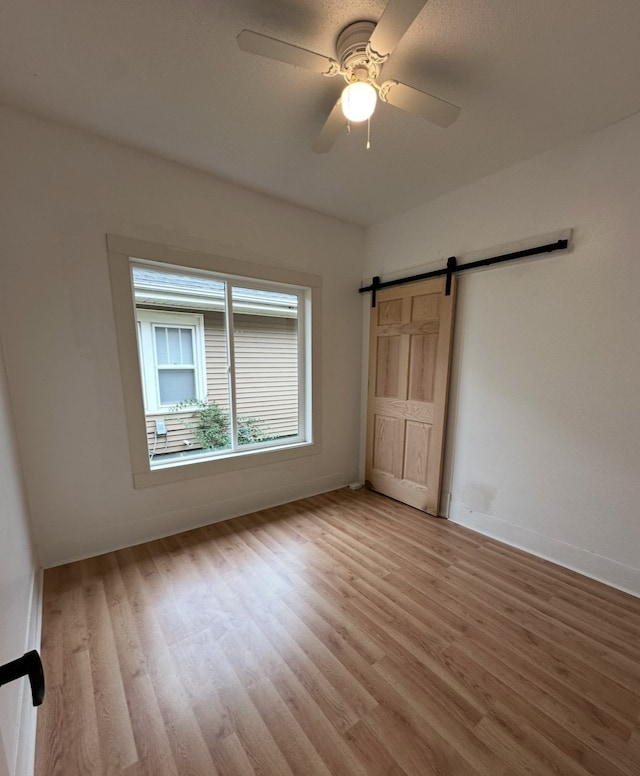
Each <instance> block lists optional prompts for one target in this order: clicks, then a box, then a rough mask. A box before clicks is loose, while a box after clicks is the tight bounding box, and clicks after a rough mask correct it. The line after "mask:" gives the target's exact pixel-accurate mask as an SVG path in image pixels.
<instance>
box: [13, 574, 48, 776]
mask: <svg viewBox="0 0 640 776" xmlns="http://www.w3.org/2000/svg"><path fill="white" fill-rule="evenodd" d="M43 578H44V573H43V570H42V569H37V570H36V572H35V573H34V575H33V581H32V588H31V603H30V609H29V619H28V627H27V633H26V637H25V648H24V651H25V652H29V651H31V650H32V649H37V650H38V651H40V644H41V641H42V583H43ZM45 682H46V677H45ZM45 702H46V696H45ZM37 722H38V715H37V710H36V709H35V708H34V707H33V703H32V701H31V687H30V685H29V682H28V681H25V682H24V687H23V691H22V699H21V702H20V726H19V728H18V738H17V746H16V760H15V765H14V771H13V772H14V774H15V776H33V771H34V767H35V757H36V726H37Z"/></svg>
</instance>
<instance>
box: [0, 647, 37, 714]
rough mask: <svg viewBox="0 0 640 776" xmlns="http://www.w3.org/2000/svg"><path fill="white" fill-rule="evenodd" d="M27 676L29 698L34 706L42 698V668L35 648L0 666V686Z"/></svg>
mask: <svg viewBox="0 0 640 776" xmlns="http://www.w3.org/2000/svg"><path fill="white" fill-rule="evenodd" d="M22 676H28V677H29V682H30V683H31V698H32V700H33V705H34V706H39V705H40V704H41V703H42V701H43V700H44V670H43V668H42V661H41V660H40V655H39V654H38V653H37V652H36V650H35V649H33V650H31V652H26V653H25V654H24V655H23V656H22V657H19V658H18V659H17V660H12V661H11V662H10V663H5V664H4V665H3V666H0V686H2V685H3V684H7V683H8V682H13V681H15V680H16V679H20V677H22Z"/></svg>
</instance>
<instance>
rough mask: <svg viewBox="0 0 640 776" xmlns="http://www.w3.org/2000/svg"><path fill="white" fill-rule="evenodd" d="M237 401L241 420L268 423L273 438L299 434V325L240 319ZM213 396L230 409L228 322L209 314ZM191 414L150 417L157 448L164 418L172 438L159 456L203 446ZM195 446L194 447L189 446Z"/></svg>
mask: <svg viewBox="0 0 640 776" xmlns="http://www.w3.org/2000/svg"><path fill="white" fill-rule="evenodd" d="M235 324H236V325H235V330H234V341H235V353H236V398H237V405H238V406H237V412H238V415H239V416H240V417H251V418H258V419H260V420H263V421H265V424H264V429H265V431H266V432H267V433H268V434H269V435H273V436H283V435H288V434H296V433H297V430H298V427H297V426H298V407H297V388H298V362H297V321H296V320H295V319H293V318H277V317H269V316H257V315H237V316H236V318H235ZM204 340H205V360H206V370H207V395H208V398H209V400H214V401H216V402H217V403H218V404H219V405H221V406H222V407H228V404H229V402H228V394H227V369H226V367H227V356H226V347H225V340H224V318H223V315H222V313H219V312H206V313H205V318H204ZM192 417H193V416H192V415H191V414H190V413H173V412H170V411H169V412H165V413H163V414H161V415H159V414H153V415H148V416H147V419H146V420H147V439H148V443H149V450H150V452H151V451H153V450H154V430H155V421H156V419H160V418H161V419H163V420H164V421H165V424H166V428H167V436H166V437H165V436H160V437H158V439H157V441H156V443H155V454H156V455H162V454H164V453H178V452H182V451H184V450H189V449H191V450H193V449H196V448H197V444H196V442H195V438H194V436H193V434H192V433H191V432H190V431H189V430H188V429H186V428H185V426H184V423H183V421H187V422H188V421H189V420H190V419H191V418H192ZM188 442H191V445H189V444H187V443H188Z"/></svg>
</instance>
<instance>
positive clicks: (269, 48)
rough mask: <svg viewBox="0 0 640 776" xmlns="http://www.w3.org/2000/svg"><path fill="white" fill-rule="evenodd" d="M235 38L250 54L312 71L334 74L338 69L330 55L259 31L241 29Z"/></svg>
mask: <svg viewBox="0 0 640 776" xmlns="http://www.w3.org/2000/svg"><path fill="white" fill-rule="evenodd" d="M236 40H237V41H238V46H239V47H240V48H241V49H242V50H243V51H249V52H250V53H252V54H258V55H259V56H261V57H268V58H269V59H277V60H278V62H285V63H286V64H288V65H294V66H295V67H302V68H304V69H305V70H313V72H314V73H321V74H322V75H336V74H337V73H338V70H339V65H338V63H337V62H336V61H335V60H334V59H331V58H330V57H325V56H323V55H322V54H316V53H314V52H313V51H307V49H303V48H300V47H299V46H293V45H292V44H291V43H285V42H284V41H282V40H276V39H275V38H269V37H268V36H267V35H261V34H260V33H259V32H252V31H251V30H242V32H241V33H240V34H239V35H238V37H237V38H236Z"/></svg>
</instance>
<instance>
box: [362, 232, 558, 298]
mask: <svg viewBox="0 0 640 776" xmlns="http://www.w3.org/2000/svg"><path fill="white" fill-rule="evenodd" d="M568 246H569V240H558V241H557V242H554V243H549V244H548V245H538V246H536V247H535V248H525V249H524V250H522V251H514V252H513V253H503V254H502V255H501V256H491V257H490V258H488V259H480V260H479V261H470V262H468V263H467V264H456V263H455V261H456V260H455V256H452V257H451V258H450V259H449V260H448V261H447V266H446V267H443V268H442V269H434V270H433V271H431V272H421V273H420V274H419V275H409V277H405V278H396V279H395V280H385V281H384V282H381V281H380V278H379V277H375V278H373V283H372V284H371V285H370V286H364V287H363V288H359V289H358V291H359V293H361V294H364V293H365V291H373V292H374V298H373V299H372V307H375V292H376V291H379V290H380V289H381V288H391V287H392V286H402V285H404V284H405V283H415V282H416V281H417V280H427V279H428V278H437V277H441V276H442V275H447V278H448V283H447V285H448V287H449V288H450V285H451V283H450V280H449V278H450V277H451V275H452V274H453V273H454V272H464V271H465V270H469V269H477V268H478V267H488V266H489V265H490V264H501V263H502V262H504V261H513V260H514V259H524V258H526V257H527V256H536V255H537V254H539V253H553V251H563V250H565V248H567V247H568ZM452 260H453V261H452Z"/></svg>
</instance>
